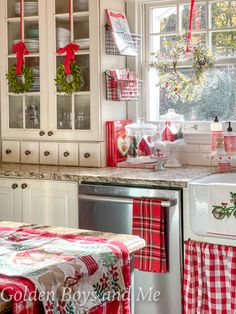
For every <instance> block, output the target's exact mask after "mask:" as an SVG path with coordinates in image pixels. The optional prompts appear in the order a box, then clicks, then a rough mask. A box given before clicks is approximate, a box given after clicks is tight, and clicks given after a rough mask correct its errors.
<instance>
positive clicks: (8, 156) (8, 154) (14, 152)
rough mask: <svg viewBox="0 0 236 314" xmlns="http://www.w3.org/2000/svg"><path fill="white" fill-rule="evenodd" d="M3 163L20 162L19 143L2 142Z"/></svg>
mask: <svg viewBox="0 0 236 314" xmlns="http://www.w3.org/2000/svg"><path fill="white" fill-rule="evenodd" d="M2 161H3V162H13V163H18V162H20V142H19V141H2Z"/></svg>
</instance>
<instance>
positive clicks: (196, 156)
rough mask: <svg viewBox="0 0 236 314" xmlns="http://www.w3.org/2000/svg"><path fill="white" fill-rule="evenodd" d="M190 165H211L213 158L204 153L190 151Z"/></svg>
mask: <svg viewBox="0 0 236 314" xmlns="http://www.w3.org/2000/svg"><path fill="white" fill-rule="evenodd" d="M188 165H192V166H211V159H210V158H208V157H207V156H206V154H204V153H188Z"/></svg>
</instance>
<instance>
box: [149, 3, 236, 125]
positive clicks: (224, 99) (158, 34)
mask: <svg viewBox="0 0 236 314" xmlns="http://www.w3.org/2000/svg"><path fill="white" fill-rule="evenodd" d="M143 8H144V11H143V12H144V20H145V21H146V22H145V23H144V25H145V30H144V32H145V33H144V34H145V36H144V37H145V40H144V43H145V49H144V59H145V62H144V64H145V65H144V68H143V70H144V73H143V74H144V78H145V79H144V81H145V88H144V91H145V93H144V99H145V103H146V104H147V107H146V112H147V120H149V121H155V120H157V119H158V118H159V116H160V115H162V114H164V113H166V112H167V110H168V109H169V108H175V109H176V111H177V112H178V113H180V114H183V115H184V118H185V120H186V121H210V120H212V119H213V118H214V117H215V116H218V117H219V118H220V119H222V120H231V121H232V120H236V99H235V98H236V97H235V96H236V1H232V0H229V1H210V0H208V1H195V7H194V14H193V25H192V37H193V38H197V39H199V40H201V41H204V42H205V43H206V45H207V46H208V47H209V48H210V49H211V50H212V51H213V53H214V55H215V57H216V62H215V67H214V69H213V70H211V71H209V73H208V74H207V79H206V82H205V84H204V86H203V87H202V88H200V89H199V93H198V97H197V99H195V100H194V101H192V102H183V101H180V100H178V101H173V100H171V99H169V98H168V97H167V96H166V94H165V90H163V89H161V88H159V87H157V86H156V82H157V72H156V70H155V69H152V68H150V63H151V53H152V52H156V51H158V50H160V51H162V52H165V49H167V48H166V46H165V45H164V42H170V43H173V42H174V41H175V40H176V38H177V36H179V35H182V34H185V33H186V32H187V30H188V23H189V13H190V2H184V1H181V2H180V1H163V2H160V1H156V2H152V3H150V2H148V3H146V4H143ZM181 70H182V71H183V72H184V73H185V74H187V73H190V71H191V68H190V64H188V63H187V62H186V63H183V64H182V65H181Z"/></svg>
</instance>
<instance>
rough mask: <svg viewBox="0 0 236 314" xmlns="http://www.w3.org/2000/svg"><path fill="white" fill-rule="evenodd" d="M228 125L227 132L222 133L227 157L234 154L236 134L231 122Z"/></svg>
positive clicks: (235, 152)
mask: <svg viewBox="0 0 236 314" xmlns="http://www.w3.org/2000/svg"><path fill="white" fill-rule="evenodd" d="M226 123H228V128H227V132H226V133H224V144H225V152H226V154H227V155H234V154H236V133H234V132H233V129H232V127H231V122H226Z"/></svg>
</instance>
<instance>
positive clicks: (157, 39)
mask: <svg viewBox="0 0 236 314" xmlns="http://www.w3.org/2000/svg"><path fill="white" fill-rule="evenodd" d="M176 40H177V36H175V35H171V36H158V35H156V36H152V40H151V52H157V51H161V52H163V53H165V52H168V51H169V50H170V49H172V48H173V46H174V42H175V41H176Z"/></svg>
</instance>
